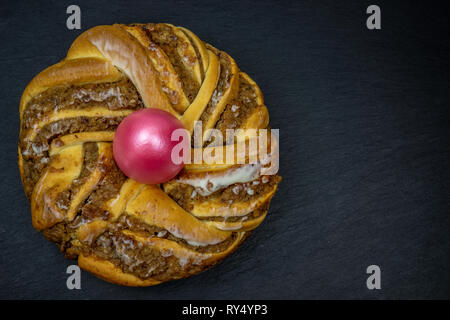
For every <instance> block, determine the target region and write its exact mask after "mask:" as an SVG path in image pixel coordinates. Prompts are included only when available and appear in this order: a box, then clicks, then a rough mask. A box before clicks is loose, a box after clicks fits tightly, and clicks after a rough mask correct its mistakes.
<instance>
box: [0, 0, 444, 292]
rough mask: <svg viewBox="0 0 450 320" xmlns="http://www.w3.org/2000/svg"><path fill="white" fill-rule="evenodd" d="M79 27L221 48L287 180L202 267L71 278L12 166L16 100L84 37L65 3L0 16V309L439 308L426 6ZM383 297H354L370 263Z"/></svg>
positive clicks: (230, 5)
mask: <svg viewBox="0 0 450 320" xmlns="http://www.w3.org/2000/svg"><path fill="white" fill-rule="evenodd" d="M75 3H76V4H78V5H80V7H81V11H82V30H81V31H83V30H86V29H88V28H90V27H92V26H95V25H99V24H111V23H114V22H121V23H131V22H170V23H173V24H176V25H182V26H186V27H188V28H189V29H191V30H193V31H194V32H195V33H197V34H198V35H199V36H200V38H202V39H203V40H205V41H208V42H210V43H211V44H213V45H214V46H217V47H218V48H221V49H223V50H226V51H227V52H228V53H229V54H231V56H233V57H234V58H235V59H236V61H237V62H238V64H239V66H240V68H241V69H242V70H244V71H245V72H247V73H249V74H250V75H251V76H252V77H253V79H254V80H255V81H257V83H258V84H259V85H260V87H261V89H262V91H263V92H264V94H265V99H266V104H267V106H268V108H269V111H270V116H271V124H272V127H274V128H280V138H281V159H280V161H281V169H280V171H281V175H282V176H283V178H284V180H283V182H282V184H281V186H280V189H279V191H278V193H277V195H276V197H275V198H274V200H273V202H272V206H271V210H270V214H269V215H268V217H267V219H266V220H265V221H264V223H263V224H262V225H261V226H260V227H259V228H258V229H257V230H256V231H255V232H254V234H253V235H252V236H251V237H250V238H249V239H248V240H247V242H246V243H245V244H244V245H243V246H242V247H241V248H240V250H238V251H237V252H236V253H234V254H233V255H232V256H230V257H228V259H226V260H225V261H224V262H223V263H221V264H220V265H218V266H216V267H215V268H213V269H211V270H209V271H207V272H205V273H203V274H200V275H198V276H194V277H191V278H189V279H185V280H179V281H175V282H171V283H165V284H162V285H159V286H156V287H149V288H125V287H119V286H116V285H112V284H109V283H106V282H103V281H102V280H99V279H97V278H95V277H94V276H92V275H90V274H88V273H86V272H83V273H82V289H81V290H73V291H70V290H68V289H67V288H66V278H67V275H66V272H65V271H66V268H67V266H68V265H70V264H73V263H74V262H72V261H68V260H66V259H65V258H64V257H63V256H62V255H61V254H60V253H59V252H58V249H57V248H56V246H55V245H54V244H52V243H49V242H48V241H47V240H45V239H44V238H43V237H42V236H41V235H40V234H39V233H38V232H36V231H35V230H34V229H33V228H32V226H31V219H30V208H29V205H28V203H27V201H26V199H25V196H24V193H23V191H22V187H21V184H20V179H19V172H18V168H17V164H16V143H17V137H18V132H19V114H18V106H19V98H20V95H21V93H22V91H23V89H24V88H25V86H26V85H27V83H28V82H29V81H30V80H31V79H32V77H33V76H34V75H36V74H37V73H38V72H39V71H41V70H43V69H44V68H45V67H47V66H49V65H52V64H54V63H56V62H58V61H59V60H60V59H62V58H63V57H64V56H65V53H66V51H67V49H68V47H69V45H70V44H71V42H72V41H73V40H74V39H75V37H76V36H77V35H79V34H80V33H81V31H70V30H67V28H66V18H67V14H66V8H67V6H68V5H70V4H72V1H70V2H68V1H50V2H47V3H45V2H42V1H39V2H38V1H33V2H32V1H26V2H25V1H2V3H1V4H0V27H1V32H0V43H1V47H0V61H1V71H2V72H1V77H0V79H1V83H0V97H1V105H0V108H1V109H0V110H1V113H2V114H1V117H0V128H1V132H2V139H1V142H0V153H1V158H0V181H1V183H0V200H1V208H2V212H1V214H0V252H1V259H0V297H1V298H20V299H22V298H33V299H35V298H58V299H90V298H97V299H103V298H113V299H116V298H121V299H203V298H205V299H244V298H245V299H299V298H308V299H311V298H312V299H317V298H338V299H347V298H357V299H359V298H364V299H382V298H389V299H391V298H450V270H449V266H450V250H449V249H450V245H449V244H450V238H449V231H450V229H449V227H450V212H449V211H450V210H449V198H450V190H449V189H450V188H449V180H450V177H449V168H448V165H449V155H450V148H449V143H448V142H449V139H448V138H449V120H450V119H449V114H450V113H449V111H448V109H449V108H450V95H449V75H448V70H449V62H450V54H449V53H450V50H449V47H450V42H449V34H450V33H449V29H450V28H449V22H448V14H447V12H448V11H445V10H444V9H445V8H444V7H443V6H441V5H439V4H438V3H437V2H434V1H433V2H428V1H421V2H414V3H411V2H410V1H408V2H406V1H404V2H403V1H402V2H400V1H378V0H377V1H376V2H375V3H376V4H378V5H379V6H380V7H381V11H382V30H378V31H371V30H368V29H367V28H366V25H365V21H366V18H367V14H366V8H367V6H368V5H370V4H372V1H370V2H368V1H355V3H354V4H351V2H350V1H345V2H344V1H339V2H337V1H289V2H288V1H286V2H270V1H258V2H250V1H248V2H245V1H236V0H228V1H221V2H216V3H214V2H210V1H167V0H164V1H163V0H161V1H123V2H119V1H95V2H94V1H81V0H77V1H76V2H75ZM371 264H376V265H379V266H380V267H381V272H382V275H381V280H382V289H381V290H374V291H370V290H368V289H367V288H366V277H367V274H366V273H365V271H366V268H367V266H369V265H371Z"/></svg>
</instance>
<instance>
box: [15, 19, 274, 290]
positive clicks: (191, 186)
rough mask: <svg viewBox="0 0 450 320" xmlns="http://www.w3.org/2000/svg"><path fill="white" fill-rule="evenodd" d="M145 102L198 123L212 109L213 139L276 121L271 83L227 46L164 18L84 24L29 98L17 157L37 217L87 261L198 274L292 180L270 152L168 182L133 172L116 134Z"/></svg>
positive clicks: (126, 275) (138, 274)
mask: <svg viewBox="0 0 450 320" xmlns="http://www.w3.org/2000/svg"><path fill="white" fill-rule="evenodd" d="M146 107H152V108H159V109H163V110H166V111H168V112H170V113H172V114H173V115H174V116H176V117H177V118H179V119H180V120H181V121H182V122H183V124H184V125H185V127H186V128H187V129H188V130H189V131H190V132H192V130H193V129H194V121H196V120H201V121H202V122H203V134H202V135H203V138H204V139H205V141H207V140H208V139H209V136H208V132H209V131H210V130H208V129H212V128H216V129H218V130H220V131H221V132H223V133H225V130H226V129H239V128H241V129H248V128H253V129H263V128H267V127H268V122H269V117H268V112H267V108H266V107H265V105H264V101H263V96H262V93H261V91H260V89H259V88H258V86H257V85H256V83H255V82H254V81H253V80H252V79H251V78H250V77H249V76H248V75H247V74H245V73H243V72H241V71H240V70H239V69H238V67H237V65H236V63H235V61H234V60H233V59H232V58H231V57H230V56H229V55H228V54H226V53H225V52H223V51H219V50H217V49H216V48H214V47H212V46H211V45H209V44H205V43H204V42H202V41H201V40H200V39H199V38H198V37H197V36H196V35H195V34H193V33H192V32H191V31H189V30H187V29H185V28H180V27H175V26H173V25H170V24H164V23H160V24H151V23H149V24H133V25H121V24H116V25H112V26H98V27H94V28H92V29H90V30H88V31H86V32H84V33H83V34H81V35H80V36H79V37H78V38H77V39H76V40H75V41H74V42H73V44H72V45H71V47H70V49H69V51H68V53H67V57H66V58H65V59H64V60H62V61H61V62H59V63H57V64H55V65H53V66H51V67H49V68H47V69H45V70H44V71H42V72H41V73H39V74H38V75H37V76H36V77H35V78H34V79H33V80H32V81H31V82H30V83H29V84H28V86H27V87H26V89H25V91H24V93H23V95H22V98H21V100H20V120H21V128H20V137H19V146H18V158H19V159H18V162H19V168H20V174H21V179H22V183H23V186H24V190H25V193H26V195H27V198H28V199H29V200H30V202H31V212H32V222H33V226H34V228H36V229H37V230H39V231H41V232H42V233H43V234H44V236H45V237H46V238H48V239H49V240H51V241H53V242H56V243H57V244H58V245H59V247H60V249H61V251H62V252H64V253H65V255H66V256H67V257H68V258H77V259H78V263H79V265H80V266H81V267H82V268H84V269H86V270H88V271H90V272H92V273H93V274H95V275H97V276H98V277H100V278H103V279H105V280H107V281H110V282H114V283H117V284H122V285H128V286H149V285H155V284H158V283H161V282H164V281H168V280H172V279H178V278H183V277H188V276H190V275H193V274H196V273H198V272H201V271H203V270H205V269H207V268H209V267H211V266H213V265H214V264H216V263H217V262H219V261H221V260H222V259H224V258H225V257H226V256H227V255H228V254H230V253H231V252H233V251H234V250H235V249H236V248H237V247H238V245H239V244H240V243H242V241H243V240H244V239H245V238H246V237H247V236H248V234H249V232H250V231H251V230H252V229H254V228H255V227H257V226H258V225H259V224H260V223H261V222H262V220H263V219H264V217H265V216H266V214H267V210H268V208H269V203H270V200H271V198H272V197H273V195H274V193H275V190H276V189H277V186H278V184H279V182H280V180H281V178H280V177H279V176H278V175H261V172H260V171H258V170H255V167H256V168H259V169H260V167H261V166H262V165H261V164H260V167H258V165H255V164H253V165H249V164H242V165H236V164H234V163H225V164H215V163H209V164H208V163H200V164H188V165H186V166H185V168H184V169H183V171H182V172H181V173H180V174H179V175H178V176H177V177H176V178H174V179H173V180H171V181H169V182H167V183H165V184H163V185H144V184H141V183H138V182H136V181H134V180H131V179H128V178H127V177H126V176H125V175H124V174H123V173H122V172H121V171H120V170H119V169H118V167H117V166H116V164H115V162H114V159H113V154H112V143H111V142H112V140H113V138H114V131H115V129H116V128H117V126H118V124H119V123H120V122H121V120H122V119H123V118H124V117H126V116H127V115H129V114H130V113H132V112H133V111H135V110H138V109H141V108H146ZM248 139H251V137H250V138H248V137H239V136H237V137H235V138H233V139H232V140H230V141H226V142H225V143H226V144H228V145H227V146H226V148H229V147H231V146H234V144H239V143H241V144H246V143H248ZM199 147H204V148H217V146H216V147H208V146H199ZM219 147H220V146H219ZM208 150H210V149H208ZM211 150H212V149H211ZM271 150H272V149H271ZM276 156H277V155H276ZM224 181H225V182H224Z"/></svg>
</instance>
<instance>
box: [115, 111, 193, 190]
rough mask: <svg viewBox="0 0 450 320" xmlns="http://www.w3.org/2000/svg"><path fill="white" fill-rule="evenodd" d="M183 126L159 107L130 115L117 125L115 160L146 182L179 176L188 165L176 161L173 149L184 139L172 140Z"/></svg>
mask: <svg viewBox="0 0 450 320" xmlns="http://www.w3.org/2000/svg"><path fill="white" fill-rule="evenodd" d="M180 128H184V127H183V124H182V123H181V122H180V121H179V120H178V119H177V118H175V117H174V116H173V115H171V114H170V113H168V112H166V111H163V110H159V109H142V110H139V111H136V112H133V113H132V114H130V115H129V116H127V117H126V118H125V119H124V120H123V121H122V122H121V123H120V125H119V127H118V128H117V130H116V133H115V136H114V142H113V151H114V159H115V161H116V163H117V165H118V166H119V168H120V170H122V171H123V173H125V175H127V176H128V177H130V178H132V179H134V180H136V181H138V182H141V183H146V184H157V183H162V182H167V181H169V180H170V179H172V178H173V177H175V176H176V175H177V174H178V173H179V172H180V170H181V169H182V168H183V165H184V164H183V163H180V164H176V163H174V161H172V158H171V154H172V149H173V147H174V146H175V145H177V144H179V143H180V142H179V141H171V136H172V132H173V131H174V130H175V129H180ZM184 140H186V139H184ZM182 143H186V144H189V141H183V142H182ZM185 150H189V147H187V148H186V149H185Z"/></svg>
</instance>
